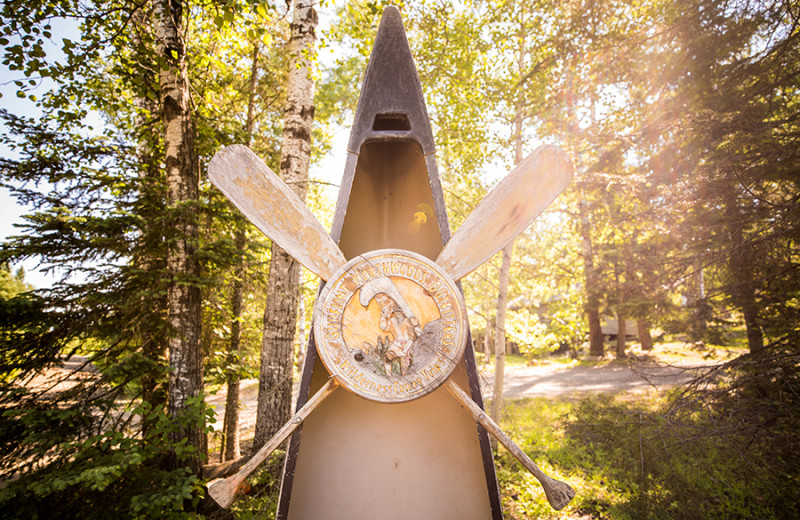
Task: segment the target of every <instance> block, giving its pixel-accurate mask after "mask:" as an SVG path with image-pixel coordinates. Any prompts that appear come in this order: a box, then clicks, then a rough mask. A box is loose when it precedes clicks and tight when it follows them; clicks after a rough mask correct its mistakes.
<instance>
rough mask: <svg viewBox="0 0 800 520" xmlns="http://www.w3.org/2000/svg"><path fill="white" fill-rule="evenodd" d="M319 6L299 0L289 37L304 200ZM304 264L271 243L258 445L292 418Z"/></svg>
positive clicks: (289, 122)
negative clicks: (298, 319)
mask: <svg viewBox="0 0 800 520" xmlns="http://www.w3.org/2000/svg"><path fill="white" fill-rule="evenodd" d="M316 26H317V12H316V10H315V9H314V4H313V2H312V1H311V0H295V2H294V12H293V15H292V31H291V41H290V43H289V79H288V85H287V100H286V111H285V115H284V126H283V138H282V142H281V165H280V175H281V178H282V179H283V180H284V182H286V184H288V185H289V186H290V187H291V188H292V189H293V190H294V192H295V193H296V194H297V196H298V197H300V199H301V200H305V198H306V191H307V184H308V165H309V161H310V157H311V124H312V122H313V120H314V79H313V73H314V62H315V58H316V46H315V41H316V34H315V31H316ZM299 282H300V264H299V263H298V262H297V261H295V259H294V258H292V257H291V256H290V255H289V254H288V253H287V252H286V251H284V250H283V249H281V248H280V247H278V246H277V245H276V244H274V243H273V244H272V258H271V260H270V268H269V279H268V280H267V304H266V308H265V310H264V334H263V339H262V343H261V369H260V374H259V383H258V406H257V409H256V431H255V437H254V439H253V449H254V450H256V449H258V448H260V447H261V446H263V445H264V443H266V441H267V440H269V438H270V437H272V435H273V434H274V433H275V432H276V431H277V430H278V429H279V428H280V427H281V426H282V425H283V424H284V423H285V422H286V421H287V420H288V419H289V416H290V413H291V401H292V365H293V361H294V356H293V353H294V349H293V342H294V334H295V327H296V325H297V301H298V298H299V292H300V291H299Z"/></svg>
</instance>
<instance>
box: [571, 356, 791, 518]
mask: <svg viewBox="0 0 800 520" xmlns="http://www.w3.org/2000/svg"><path fill="white" fill-rule="evenodd" d="M773 348H774V351H773V352H771V353H770V354H769V355H764V356H744V357H742V358H738V359H737V360H735V361H733V362H730V363H728V364H726V365H723V366H720V367H718V368H716V369H713V370H711V371H710V372H709V373H707V374H706V375H704V376H703V377H701V378H699V379H698V380H696V381H694V382H693V383H692V384H690V385H688V386H687V387H685V388H682V389H679V390H678V391H676V392H675V393H674V394H673V395H672V396H671V398H670V399H668V400H667V401H665V402H663V403H657V404H656V405H655V406H651V407H648V406H643V405H642V404H634V405H631V404H630V403H625V402H624V401H620V400H614V399H612V398H605V399H597V400H587V401H584V402H582V403H581V404H580V405H578V406H577V407H576V408H575V410H574V411H573V413H572V415H571V416H570V420H569V422H568V423H567V426H566V431H567V433H568V435H569V443H568V445H569V446H581V447H582V452H583V456H584V457H585V458H584V459H583V461H582V462H583V463H584V464H587V465H589V466H591V467H597V468H602V473H604V474H606V475H608V477H609V478H610V479H612V480H613V481H616V482H619V483H624V488H623V490H624V492H625V498H624V500H622V501H620V502H619V503H616V504H614V507H613V510H614V511H615V513H614V517H615V518H637V519H651V518H652V519H667V518H675V519H678V518H680V519H691V518H698V519H701V518H731V519H734V518H741V519H745V518H791V517H793V516H794V514H795V513H796V511H797V508H798V506H800V493H799V492H798V489H797V486H795V485H793V484H792V482H796V470H795V468H796V467H797V464H798V463H800V459H798V455H797V453H798V451H797V450H798V447H800V435H798V431H800V429H798V428H800V420H799V419H798V416H797V413H796V410H797V406H798V404H800V403H798V402H797V396H798V395H800V394H798V393H797V391H798V385H800V372H798V366H800V365H798V359H797V354H796V353H794V352H792V351H790V350H783V349H782V348H780V347H777V346H776V347H773Z"/></svg>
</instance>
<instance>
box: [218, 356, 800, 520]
mask: <svg viewBox="0 0 800 520" xmlns="http://www.w3.org/2000/svg"><path fill="white" fill-rule="evenodd" d="M741 352H743V350H742V349H741V348H740V347H733V348H731V347H721V346H717V345H698V346H694V347H693V348H690V349H687V348H686V345H682V344H678V343H674V344H673V343H668V344H662V345H658V346H657V347H656V349H655V351H651V352H649V353H638V352H636V354H637V356H639V355H641V356H647V358H646V361H650V360H652V361H665V362H682V363H691V364H694V363H697V362H700V363H702V362H703V361H705V362H706V363H707V362H708V361H709V360H710V358H711V357H713V358H714V359H715V360H716V361H720V360H726V359H731V358H733V357H735V356H737V355H738V354H740V353H741ZM517 358H518V359H516V360H515V362H518V363H519V362H522V361H523V360H524V358H522V357H521V356H519V357H517ZM525 362H526V363H527V361H525ZM584 362H586V363H588V362H589V361H584ZM597 362H598V361H594V362H592V363H597ZM599 362H600V363H605V362H608V360H606V359H604V360H602V361H599ZM575 363H579V361H575ZM799 366H800V354H796V353H795V352H794V350H793V349H786V350H778V349H774V350H773V351H772V352H771V353H770V354H769V355H768V356H761V357H757V358H755V357H752V356H744V357H741V358H737V359H736V360H735V361H734V362H732V363H728V364H726V365H720V366H718V367H717V368H715V369H714V370H712V371H710V372H708V373H707V375H706V376H704V377H706V379H704V380H701V381H697V382H696V383H695V384H693V385H688V386H685V387H682V388H678V389H676V390H675V391H674V392H672V393H671V394H664V393H661V394H653V393H648V394H643V395H639V394H619V395H602V396H593V397H591V398H586V399H549V398H533V399H520V400H508V401H506V404H505V408H504V414H503V416H502V418H501V421H500V423H501V427H502V428H503V430H504V431H506V432H507V433H508V434H509V435H510V436H511V437H512V439H514V441H515V442H516V443H517V444H518V445H519V446H520V447H521V448H522V450H523V451H525V452H526V453H527V454H528V455H529V456H530V457H531V458H532V459H533V460H534V461H535V462H536V463H537V464H538V465H539V466H540V467H541V468H542V470H543V471H544V472H545V473H546V474H547V475H549V476H551V477H552V478H555V479H558V480H562V481H564V482H567V483H568V484H570V485H571V486H572V487H573V488H574V489H575V490H576V492H577V494H576V497H575V498H574V499H573V501H572V502H571V503H570V504H569V505H568V506H567V507H566V508H565V509H564V510H563V511H560V512H557V511H554V510H553V509H552V508H551V507H550V505H549V504H548V503H547V500H546V497H545V494H544V492H543V490H542V489H541V486H540V484H539V483H538V481H536V479H535V478H534V477H533V476H532V475H530V474H529V473H528V472H527V470H525V469H524V468H523V467H522V466H521V465H520V464H519V463H518V462H517V461H516V459H514V458H513V456H512V455H511V454H509V453H508V452H506V451H505V449H504V448H502V447H500V448H498V451H496V454H495V463H496V468H497V475H498V480H499V485H500V492H501V501H502V507H503V511H504V516H505V518H506V519H508V520H521V519H529V518H537V519H555V518H559V519H571V520H588V519H613V520H634V519H635V520H662V519H663V520H673V519H674V520H684V519H688V520H693V519H697V520H700V519H706V518H720V519H729V520H735V519H742V520H744V519H750V518H760V519H761V518H763V519H783V518H787V519H788V518H796V511H798V510H800V477H798V472H797V470H796V468H797V467H798V466H800V414H798V413H797V410H798V409H800V401H798V400H799V399H800V397H798V396H800V369H798V367H799ZM708 374H712V375H713V374H716V375H713V376H712V375H708ZM271 460H272V461H275V462H271V463H270V465H268V466H267V467H265V469H264V470H262V471H261V472H260V473H259V476H258V477H256V479H255V480H254V481H253V484H252V490H251V493H250V494H248V495H247V496H245V497H242V498H240V499H239V500H237V502H236V503H235V504H234V509H233V516H232V517H233V518H254V517H255V516H258V515H262V516H264V517H270V515H271V514H272V512H274V507H275V505H276V501H277V493H278V486H279V479H280V471H281V468H280V457H277V456H276V455H273V458H272V459H271ZM254 511H255V513H254Z"/></svg>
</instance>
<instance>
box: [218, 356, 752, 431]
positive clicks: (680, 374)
mask: <svg viewBox="0 0 800 520" xmlns="http://www.w3.org/2000/svg"><path fill="white" fill-rule="evenodd" d="M629 353H630V356H629V357H628V358H625V359H620V360H614V359H611V358H608V359H600V360H598V359H593V360H582V361H577V360H576V361H571V362H566V363H565V362H542V363H541V364H538V365H535V366H508V367H506V370H505V382H504V384H503V388H504V391H503V397H505V398H506V399H521V398H526V397H552V398H565V397H576V398H577V397H583V396H587V395H593V394H598V393H607V392H630V393H644V392H650V391H660V390H664V389H667V388H671V387H674V386H676V385H680V384H683V383H685V382H687V381H689V380H690V379H692V378H693V377H694V376H695V375H696V374H697V373H698V371H700V370H703V368H704V367H708V366H713V365H716V364H719V363H722V362H724V361H726V360H728V359H731V358H733V357H734V356H737V355H739V354H741V351H737V350H732V349H714V348H706V347H704V346H701V347H692V346H690V345H686V344H679V343H667V344H662V345H657V346H656V347H655V349H654V350H653V351H650V352H647V353H642V352H639V351H637V350H635V349H633V350H631V351H629ZM480 378H481V389H482V391H483V395H484V398H489V397H491V395H492V393H493V392H494V367H493V366H492V365H483V366H481V367H480ZM257 394H258V381H256V380H254V379H252V380H245V381H242V386H241V411H240V414H239V417H240V421H241V425H240V426H241V428H242V431H245V432H246V431H248V430H251V429H253V428H255V409H256V399H257ZM296 396H297V385H295V392H294V394H293V397H295V398H296ZM206 401H207V402H208V403H209V404H211V405H213V406H214V407H215V409H216V415H217V422H216V423H215V425H214V428H215V430H221V429H222V418H223V417H224V414H225V391H224V390H221V391H220V392H219V393H217V394H216V395H212V396H209V397H208V398H207V399H206ZM292 409H294V407H293V408H292Z"/></svg>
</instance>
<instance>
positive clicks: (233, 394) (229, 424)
mask: <svg viewBox="0 0 800 520" xmlns="http://www.w3.org/2000/svg"><path fill="white" fill-rule="evenodd" d="M259 55H260V47H259V44H258V42H257V41H256V42H254V43H253V52H252V55H251V61H250V81H249V83H248V92H247V119H246V120H245V129H244V130H245V135H246V136H247V143H246V144H247V145H248V146H250V144H251V143H252V141H253V126H254V124H255V99H256V82H257V76H258V58H259ZM246 246H247V232H246V230H245V227H244V223H239V224H238V225H237V228H236V231H235V233H234V247H235V248H236V251H237V252H238V253H239V259H238V262H237V264H236V267H235V268H234V275H233V284H232V287H231V341H230V345H229V359H230V361H231V362H233V361H235V360H238V358H239V352H240V351H241V348H242V345H241V344H242V315H243V311H244V306H243V301H244V276H245V247H246ZM240 379H241V378H240V376H239V372H238V369H233V370H229V371H228V375H227V393H226V395H225V417H224V419H223V423H222V435H223V438H224V439H225V446H224V448H223V450H222V460H223V461H228V460H234V459H238V458H239V457H241V446H240V439H239V389H240Z"/></svg>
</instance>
